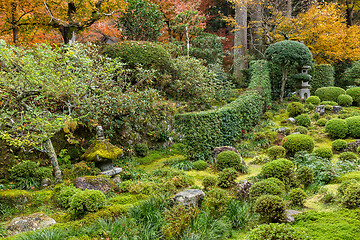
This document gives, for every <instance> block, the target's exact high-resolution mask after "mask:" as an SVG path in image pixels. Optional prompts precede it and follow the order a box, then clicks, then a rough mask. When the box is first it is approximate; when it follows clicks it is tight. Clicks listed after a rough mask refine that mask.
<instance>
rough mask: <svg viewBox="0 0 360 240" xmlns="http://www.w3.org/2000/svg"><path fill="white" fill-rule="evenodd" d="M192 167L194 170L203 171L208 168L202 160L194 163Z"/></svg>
mask: <svg viewBox="0 0 360 240" xmlns="http://www.w3.org/2000/svg"><path fill="white" fill-rule="evenodd" d="M193 167H194V169H195V170H198V171H203V170H205V169H206V168H207V167H208V163H207V162H205V161H204V160H198V161H195V162H194V164H193Z"/></svg>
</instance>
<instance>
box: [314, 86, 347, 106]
mask: <svg viewBox="0 0 360 240" xmlns="http://www.w3.org/2000/svg"><path fill="white" fill-rule="evenodd" d="M341 94H345V90H344V89H342V88H339V87H322V88H318V89H317V90H316V91H315V95H316V96H318V97H319V98H320V99H321V101H333V102H336V100H337V98H338V96H339V95H341ZM349 95H350V94H349Z"/></svg>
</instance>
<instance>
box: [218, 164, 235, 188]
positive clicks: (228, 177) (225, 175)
mask: <svg viewBox="0 0 360 240" xmlns="http://www.w3.org/2000/svg"><path fill="white" fill-rule="evenodd" d="M238 175H239V173H238V172H237V171H236V170H235V168H225V169H224V170H222V171H221V172H220V173H219V177H218V181H219V182H218V185H219V187H222V188H228V187H231V186H234V185H235V180H236V178H237V177H238Z"/></svg>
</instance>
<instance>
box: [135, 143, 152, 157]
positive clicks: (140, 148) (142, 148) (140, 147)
mask: <svg viewBox="0 0 360 240" xmlns="http://www.w3.org/2000/svg"><path fill="white" fill-rule="evenodd" d="M135 152H136V155H138V156H139V157H145V156H146V155H147V154H148V152H149V148H148V146H147V145H146V144H145V143H138V144H136V145H135Z"/></svg>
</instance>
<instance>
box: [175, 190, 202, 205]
mask: <svg viewBox="0 0 360 240" xmlns="http://www.w3.org/2000/svg"><path fill="white" fill-rule="evenodd" d="M204 197H205V193H204V192H203V191H202V190H200V189H188V190H185V191H182V192H180V193H178V194H176V195H175V197H174V202H175V203H176V204H182V205H184V206H189V205H191V206H194V207H196V206H199V207H200V206H201V203H202V201H203V199H204Z"/></svg>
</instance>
